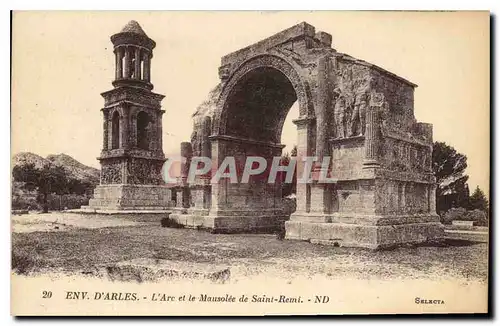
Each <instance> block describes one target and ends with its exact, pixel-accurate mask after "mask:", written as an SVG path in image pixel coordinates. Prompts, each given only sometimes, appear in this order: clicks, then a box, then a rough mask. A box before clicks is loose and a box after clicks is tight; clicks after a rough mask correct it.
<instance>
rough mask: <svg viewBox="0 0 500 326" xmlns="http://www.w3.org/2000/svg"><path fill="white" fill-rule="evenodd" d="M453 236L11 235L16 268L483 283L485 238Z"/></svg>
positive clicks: (114, 231)
mask: <svg viewBox="0 0 500 326" xmlns="http://www.w3.org/2000/svg"><path fill="white" fill-rule="evenodd" d="M457 236H458V235H457ZM459 236H460V238H456V237H455V235H453V238H450V239H449V240H445V241H444V242H443V243H439V244H428V245H420V246H419V245H417V246H408V247H398V248H395V249H393V250H387V251H372V250H368V249H360V248H345V247H333V246H319V245H313V244H310V243H308V242H302V241H290V240H285V241H281V240H279V239H277V235H269V234H267V235H266V234H210V233H209V232H199V231H196V230H192V229H176V228H169V227H160V226H154V225H145V226H140V227H139V226H133V227H114V228H101V229H92V230H90V229H69V230H67V231H58V232H32V233H13V234H12V242H13V243H12V248H13V249H12V255H13V262H12V268H13V270H14V271H16V272H18V273H29V272H30V271H33V272H50V271H53V270H54V269H57V270H64V271H72V272H77V273H82V272H83V271H89V270H94V269H95V268H96V266H100V267H107V266H114V265H115V264H116V263H117V262H121V261H128V260H132V259H136V258H152V259H166V260H172V261H184V262H197V263H214V264H223V265H227V266H233V265H234V266H237V265H241V264H244V265H245V266H248V268H253V269H255V270H257V271H262V270H264V269H267V268H268V267H277V268H279V269H281V270H283V272H284V273H290V274H293V275H295V274H297V273H308V274H309V275H312V274H315V273H321V274H323V275H327V274H328V273H330V275H334V276H335V277H339V276H342V275H345V276H349V277H360V278H371V277H382V278H395V277H403V278H405V277H411V278H431V279H439V278H440V277H465V278H470V279H479V280H483V281H485V280H486V279H487V272H488V265H487V264H488V259H487V257H488V256H487V255H488V245H487V242H486V241H485V238H479V236H478V235H474V236H471V238H468V237H469V236H468V235H465V234H461V235H459ZM278 238H279V237H278ZM460 239H461V240H460ZM481 239H482V240H481Z"/></svg>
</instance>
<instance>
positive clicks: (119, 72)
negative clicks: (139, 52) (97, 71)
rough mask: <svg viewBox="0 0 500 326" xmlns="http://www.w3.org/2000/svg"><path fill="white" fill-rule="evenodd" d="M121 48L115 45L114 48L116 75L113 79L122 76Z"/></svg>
mask: <svg viewBox="0 0 500 326" xmlns="http://www.w3.org/2000/svg"><path fill="white" fill-rule="evenodd" d="M122 50H123V48H121V47H117V48H116V49H115V60H116V71H115V73H116V75H115V79H122V77H123V60H122V58H123V51H122Z"/></svg>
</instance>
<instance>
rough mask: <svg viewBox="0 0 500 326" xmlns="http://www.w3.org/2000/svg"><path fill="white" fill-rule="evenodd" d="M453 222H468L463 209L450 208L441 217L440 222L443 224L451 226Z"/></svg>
mask: <svg viewBox="0 0 500 326" xmlns="http://www.w3.org/2000/svg"><path fill="white" fill-rule="evenodd" d="M453 220H462V221H468V219H467V210H466V209H465V208H463V207H457V208H451V209H449V210H448V211H446V213H444V214H443V216H441V222H442V223H443V224H451V221H453Z"/></svg>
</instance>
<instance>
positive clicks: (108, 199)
mask: <svg viewBox="0 0 500 326" xmlns="http://www.w3.org/2000/svg"><path fill="white" fill-rule="evenodd" d="M171 198H172V196H171V190H170V189H169V188H167V187H164V186H155V185H123V184H116V185H98V186H97V187H96V188H95V190H94V198H92V199H90V201H89V205H88V206H82V210H98V211H107V210H109V211H127V210H131V211H142V210H145V211H154V210H166V209H168V208H169V207H172V206H173V204H172V202H171Z"/></svg>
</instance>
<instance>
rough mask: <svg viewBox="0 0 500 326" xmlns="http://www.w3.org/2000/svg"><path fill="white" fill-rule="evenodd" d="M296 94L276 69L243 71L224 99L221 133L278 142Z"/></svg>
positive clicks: (285, 78)
mask: <svg viewBox="0 0 500 326" xmlns="http://www.w3.org/2000/svg"><path fill="white" fill-rule="evenodd" d="M296 100H297V95H296V93H295V90H294V88H293V85H292V83H291V82H290V80H289V79H288V78H287V77H286V76H285V75H284V74H283V73H282V72H281V71H279V70H278V69H275V68H272V67H260V68H257V69H254V70H251V71H250V72H248V73H247V74H245V75H244V76H243V77H242V78H241V79H240V80H239V81H238V82H237V83H236V85H235V86H234V87H233V89H232V91H231V93H230V94H229V96H228V98H227V100H226V102H225V110H226V121H225V134H226V135H230V136H237V137H241V138H247V139H252V140H255V141H261V142H267V143H270V144H272V143H274V144H279V143H280V141H281V129H282V127H283V123H284V121H285V119H286V117H287V114H288V111H289V110H290V108H291V107H292V105H293V104H294V103H295V102H296Z"/></svg>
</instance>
